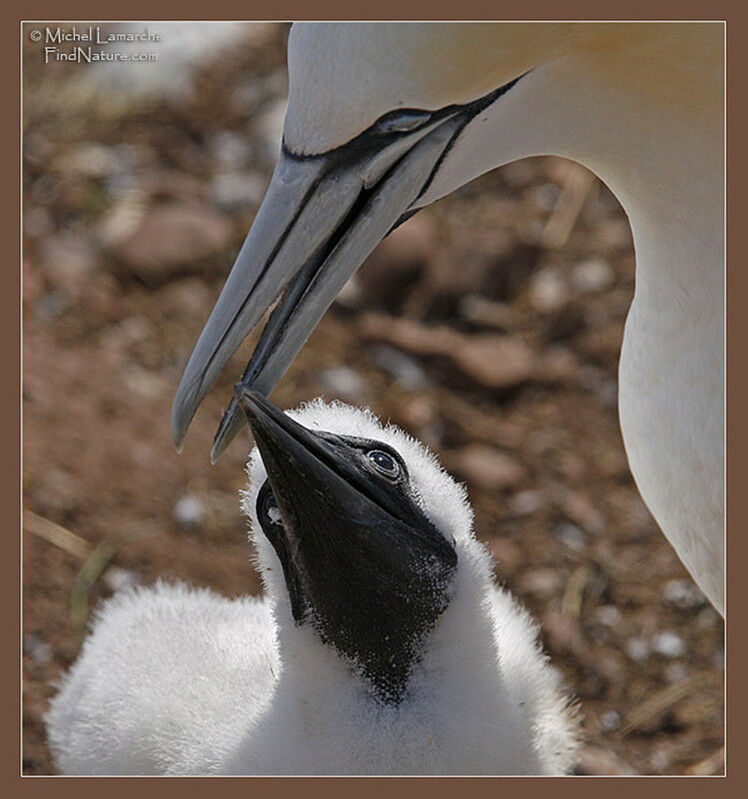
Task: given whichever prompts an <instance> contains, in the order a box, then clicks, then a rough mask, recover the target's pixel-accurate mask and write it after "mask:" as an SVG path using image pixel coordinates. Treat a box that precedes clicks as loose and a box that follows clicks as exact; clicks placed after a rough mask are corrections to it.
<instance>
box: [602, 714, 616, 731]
mask: <svg viewBox="0 0 748 799" xmlns="http://www.w3.org/2000/svg"><path fill="white" fill-rule="evenodd" d="M600 726H601V727H602V728H603V729H604V730H606V731H607V732H612V731H613V730H617V729H618V728H619V727H620V726H621V716H620V714H619V713H616V711H615V710H606V711H605V712H604V713H603V714H602V716H600Z"/></svg>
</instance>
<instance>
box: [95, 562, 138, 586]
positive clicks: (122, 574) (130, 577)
mask: <svg viewBox="0 0 748 799" xmlns="http://www.w3.org/2000/svg"><path fill="white" fill-rule="evenodd" d="M102 579H103V580H104V582H105V583H106V586H107V588H108V589H109V590H110V591H111V592H112V593H116V592H117V591H125V590H126V589H128V588H132V587H133V586H135V585H139V583H140V575H139V574H138V573H137V572H134V571H130V570H129V569H122V568H120V567H119V566H110V567H109V568H108V569H107V570H106V571H105V572H104V574H103V575H102Z"/></svg>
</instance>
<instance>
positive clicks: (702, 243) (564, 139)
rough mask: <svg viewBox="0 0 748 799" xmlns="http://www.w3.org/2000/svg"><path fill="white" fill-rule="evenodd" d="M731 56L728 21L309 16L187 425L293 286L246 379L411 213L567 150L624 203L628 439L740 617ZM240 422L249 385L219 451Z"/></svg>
mask: <svg viewBox="0 0 748 799" xmlns="http://www.w3.org/2000/svg"><path fill="white" fill-rule="evenodd" d="M723 55H724V27H723V25H722V24H721V23H489V24H478V23H476V24H472V23H470V24H466V23H461V24H460V23H458V24H454V23H431V24H429V23H425V24H423V23H340V24H332V23H318V24H297V25H295V26H294V27H293V28H292V30H291V35H290V38H289V44H288V65H289V103H288V110H287V114H286V119H285V126H284V133H283V145H282V150H281V154H280V158H279V161H278V165H277V167H276V170H275V173H274V174H273V178H272V181H271V183H270V187H269V188H268V191H267V194H266V197H265V199H264V201H263V204H262V206H261V208H260V210H259V212H258V214H257V217H256V218H255V221H254V224H253V226H252V229H251V231H250V233H249V235H248V236H247V240H246V241H245V243H244V246H243V247H242V250H241V252H240V253H239V256H238V258H237V261H236V263H235V265H234V267H233V270H232V272H231V274H230V276H229V278H228V280H227V282H226V285H225V287H224V289H223V291H222V293H221V296H220V298H219V300H218V302H217V304H216V307H215V308H214V310H213V313H212V314H211V317H210V319H209V320H208V323H207V324H206V327H205V329H204V330H203V332H202V335H201V336H200V339H199V341H198V343H197V345H196V347H195V350H194V352H193V354H192V356H191V358H190V360H189V362H188V364H187V366H186V368H185V372H184V375H183V377H182V381H181V383H180V386H179V389H178V391H177V395H176V397H175V400H174V407H173V413H172V431H173V437H174V440H175V443H177V445H179V444H180V443H181V441H182V439H183V437H184V435H185V433H186V431H187V427H188V425H189V423H190V420H191V419H192V416H193V414H194V412H195V410H196V408H197V406H198V405H199V403H200V402H201V401H202V399H203V397H204V396H205V394H206V393H207V391H208V390H209V389H210V387H211V385H212V384H213V382H214V380H215V378H216V376H217V375H218V374H219V372H220V371H221V369H222V368H223V366H224V365H225V364H226V361H227V360H228V359H229V357H230V356H231V355H232V353H233V352H234V351H235V350H236V348H237V347H238V346H239V344H240V343H241V341H242V340H243V339H244V337H245V336H246V335H247V333H248V332H249V331H250V329H251V328H252V327H253V326H254V325H255V324H256V323H257V322H258V321H259V319H260V317H261V316H262V314H263V312H264V311H265V310H266V309H267V308H268V307H269V306H270V305H271V304H272V303H273V302H274V301H275V299H276V298H277V297H278V295H279V294H281V293H282V292H283V296H282V299H281V301H280V303H279V304H278V306H277V307H276V309H275V311H274V313H273V314H272V316H271V318H270V320H269V322H268V324H267V326H266V328H265V330H264V332H263V335H262V337H261V339H260V342H259V344H258V346H257V348H256V349H255V352H254V354H253V356H252V360H251V361H250V363H249V365H248V367H247V370H246V372H245V376H244V380H245V382H246V383H247V385H251V386H254V387H255V388H257V389H258V390H259V391H261V392H263V393H266V394H267V393H269V392H270V391H271V390H272V389H273V387H274V386H275V384H276V383H277V381H278V380H279V379H280V377H281V376H282V374H283V373H284V371H285V370H286V368H287V367H288V365H289V364H290V362H291V361H292V360H293V358H294V357H295V355H296V353H297V352H298V351H299V349H300V348H301V347H302V346H303V344H304V342H305V341H306V339H307V337H308V336H309V335H310V333H311V331H312V330H313V329H314V327H315V325H316V324H317V322H318V321H319V319H320V318H321V316H322V314H323V313H324V311H325V310H326V309H327V307H328V306H329V305H330V303H331V302H332V301H333V299H334V298H335V296H336V294H337V293H338V291H340V289H341V288H342V286H343V285H344V283H345V282H346V280H347V279H348V278H349V277H350V275H351V274H352V273H353V272H354V271H355V270H356V269H357V267H358V266H359V265H360V264H361V263H362V261H363V260H364V259H365V258H366V256H367V255H368V254H369V253H370V252H371V251H372V250H373V249H374V247H376V245H377V244H378V243H379V241H380V240H381V239H382V238H384V236H386V235H387V233H388V232H389V231H390V230H391V229H392V228H393V227H394V226H396V225H397V224H398V223H399V222H402V221H403V220H405V219H407V217H408V216H409V215H411V214H412V213H414V212H415V211H416V210H417V209H418V208H421V207H423V206H425V205H428V204H429V203H431V202H433V201H434V200H436V199H438V198H439V197H443V196H444V195H446V194H448V193H450V192H452V191H454V190H455V189H456V188H458V187H460V186H462V185H464V184H465V183H467V182H468V181H470V180H472V179H473V178H474V177H476V176H477V175H480V174H482V173H484V172H486V171H488V170H490V169H493V168H495V167H498V166H501V165H502V164H506V163H509V162H511V161H514V160H517V159H520V158H525V157H528V156H533V155H548V154H551V155H559V156H563V157H565V158H569V159H572V160H574V161H577V162H579V163H580V164H583V165H584V166H586V167H587V168H589V169H590V170H591V171H592V172H594V173H595V174H597V175H598V176H599V177H600V178H601V179H602V180H603V181H604V182H605V183H606V184H607V185H608V187H609V188H610V189H611V190H612V191H613V192H614V193H615V195H616V196H617V197H618V199H619V200H620V202H621V204H622V205H623V208H624V209H625V211H626V213H627V214H628V217H629V220H630V223H631V228H632V232H633V239H634V246H635V250H636V261H637V265H636V291H635V295H634V299H633V302H632V305H631V308H630V310H629V314H628V318H627V321H626V327H625V334H624V341H623V347H622V351H621V360H620V368H619V415H620V421H621V430H622V433H623V440H624V444H625V447H626V451H627V454H628V458H629V463H630V466H631V471H632V473H633V475H634V478H635V480H636V483H637V486H638V488H639V491H640V493H641V495H642V497H643V499H644V501H645V502H646V504H647V506H648V507H649V509H650V511H651V512H652V515H653V516H654V517H655V519H656V520H657V522H658V523H659V525H660V527H661V528H662V530H663V531H664V533H665V535H666V536H667V537H668V539H669V540H670V542H671V543H672V545H673V546H674V547H675V550H676V551H677V553H678V555H679V556H680V558H681V560H682V561H683V563H684V564H685V566H686V568H687V569H688V570H689V571H690V573H691V575H692V576H693V577H694V579H695V580H696V582H697V583H698V585H699V586H700V587H701V589H702V590H703V591H704V593H705V594H706V595H707V597H708V598H709V599H710V601H711V602H712V603H713V604H714V606H715V607H716V608H717V609H718V610H719V611H720V612H721V613H723V614H724V301H725V297H724V174H723V173H724V155H723V145H724V131H723V127H724V100H723V94H724V69H723ZM243 423H244V419H243V416H242V414H241V411H240V410H239V408H238V405H237V404H236V403H235V402H233V403H232V404H231V406H230V407H229V409H228V411H227V413H226V415H225V416H224V418H223V420H222V423H221V426H220V427H219V430H218V433H217V435H216V441H215V443H214V448H213V452H212V457H213V458H214V459H215V458H216V457H218V455H219V454H220V452H221V451H222V449H223V448H224V447H225V446H226V444H227V443H228V442H229V441H230V440H231V438H232V437H233V435H234V434H235V433H236V431H237V430H238V429H239V428H240V427H241V425H242V424H243Z"/></svg>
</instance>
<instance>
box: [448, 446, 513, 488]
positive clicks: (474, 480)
mask: <svg viewBox="0 0 748 799" xmlns="http://www.w3.org/2000/svg"><path fill="white" fill-rule="evenodd" d="M454 467H455V471H456V472H457V473H458V474H460V475H461V476H462V477H464V478H465V480H466V482H467V484H468V485H470V486H473V485H474V486H478V487H479V488H482V489H484V490H486V491H495V490H498V489H501V488H509V487H512V486H516V485H517V483H519V482H520V481H521V480H522V478H523V477H524V475H525V470H524V468H523V467H522V464H521V463H520V462H519V461H518V460H517V459H516V458H513V457H511V456H510V455H507V454H505V453H503V452H501V451H500V450H498V449H496V448H495V447H489V446H486V445H484V444H469V445H468V446H466V447H463V448H462V449H461V450H460V451H459V452H458V453H456V455H455V457H454Z"/></svg>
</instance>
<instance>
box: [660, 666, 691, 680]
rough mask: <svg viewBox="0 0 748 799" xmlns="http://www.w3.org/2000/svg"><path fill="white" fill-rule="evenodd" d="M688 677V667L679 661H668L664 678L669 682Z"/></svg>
mask: <svg viewBox="0 0 748 799" xmlns="http://www.w3.org/2000/svg"><path fill="white" fill-rule="evenodd" d="M687 677H688V669H687V668H686V666H685V664H683V663H681V662H680V661H676V662H675V663H669V664H668V665H667V666H666V667H665V679H666V680H667V681H668V682H670V683H676V682H683V680H685V679H686V678H687Z"/></svg>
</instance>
